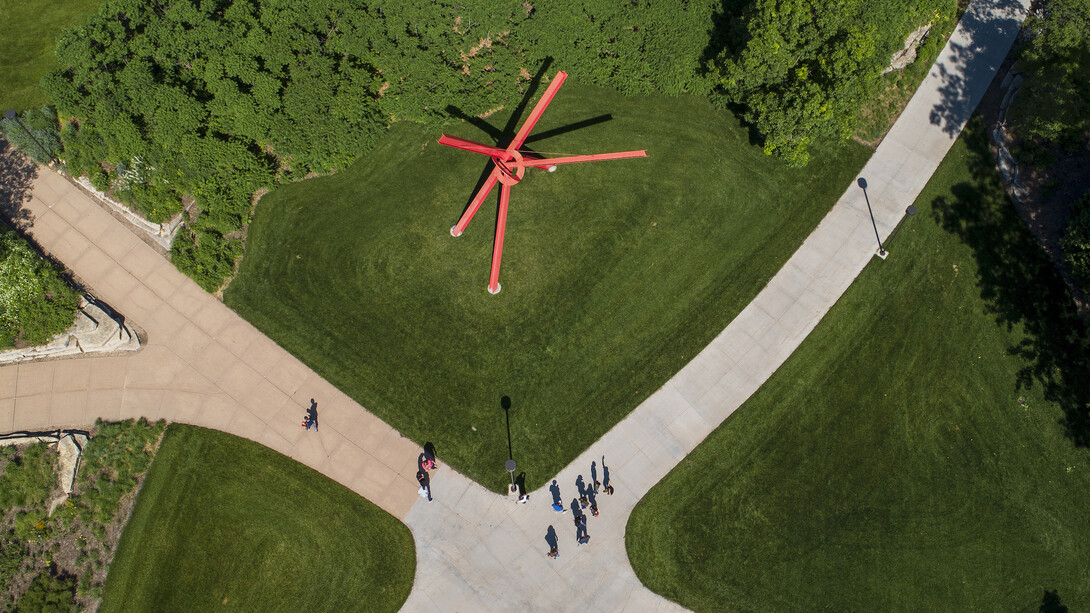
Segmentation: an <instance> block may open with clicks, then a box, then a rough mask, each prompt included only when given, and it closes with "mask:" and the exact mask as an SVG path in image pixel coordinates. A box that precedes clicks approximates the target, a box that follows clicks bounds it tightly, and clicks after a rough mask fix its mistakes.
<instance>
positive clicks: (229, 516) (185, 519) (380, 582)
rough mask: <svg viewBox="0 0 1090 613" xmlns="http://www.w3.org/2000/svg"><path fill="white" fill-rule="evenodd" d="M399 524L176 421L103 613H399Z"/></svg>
mask: <svg viewBox="0 0 1090 613" xmlns="http://www.w3.org/2000/svg"><path fill="white" fill-rule="evenodd" d="M415 567H416V551H415V548H414V546H413V541H412V536H411V535H410V534H409V531H408V529H407V528H405V526H404V525H402V524H401V523H400V522H398V521H397V520H396V519H394V518H393V517H392V516H390V515H389V514H387V513H386V512H384V511H382V510H381V509H379V508H378V507H376V506H374V505H373V504H371V503H370V502H368V501H367V500H365V499H363V498H361V497H359V496H357V495H356V494H354V493H353V492H351V491H349V490H348V489H345V488H344V487H342V486H341V485H339V484H337V483H335V482H334V481H332V480H330V479H328V478H326V477H324V476H322V475H320V474H318V473H316V472H314V471H313V470H311V469H309V468H307V467H304V466H302V465H300V464H298V463H297V462H295V461H293V460H291V459H290V458H288V457H285V456H282V455H280V454H278V453H275V452H273V451H271V450H269V449H267V448H265V447H262V446H261V445H258V444H257V443H254V442H252V441H248V440H244V439H240V438H237V437H234V436H231V435H228V434H224V433H221V432H215V431H212V430H205V429H203V428H195V427H191V426H180V425H172V426H170V427H169V428H168V429H167V433H166V435H165V437H164V438H163V442H162V445H161V446H160V449H159V452H158V454H157V455H156V457H155V461H154V463H153V464H152V467H151V470H150V471H149V473H148V477H147V480H146V481H145V483H144V486H143V488H142V489H141V490H140V495H139V497H138V498H137V501H136V507H135V509H134V510H133V515H132V519H131V520H130V521H129V524H128V525H127V526H126V527H125V532H124V534H123V535H122V537H121V542H120V543H119V545H118V550H117V556H116V557H115V558H114V562H113V564H112V566H111V567H110V574H109V577H108V578H107V582H106V588H105V593H104V596H103V603H102V606H101V608H100V609H99V610H100V611H104V612H105V611H120V610H127V611H211V610H220V609H230V610H236V611H333V610H338V611H342V610H367V611H396V610H398V608H399V607H401V605H402V604H403V603H404V602H405V599H406V598H408V596H409V590H410V589H411V587H412V581H413V573H414V572H415Z"/></svg>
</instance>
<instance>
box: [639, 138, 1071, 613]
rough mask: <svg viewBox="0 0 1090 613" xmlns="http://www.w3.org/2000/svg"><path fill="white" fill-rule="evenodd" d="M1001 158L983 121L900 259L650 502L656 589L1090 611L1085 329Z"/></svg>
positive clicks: (646, 517) (913, 225) (884, 604)
mask: <svg viewBox="0 0 1090 613" xmlns="http://www.w3.org/2000/svg"><path fill="white" fill-rule="evenodd" d="M993 159H994V158H993V157H992V155H991V154H990V152H989V151H988V150H987V146H986V143H985V141H984V140H983V129H982V128H981V125H980V122H979V121H974V122H973V123H972V124H971V131H970V132H968V133H967V134H966V136H963V138H962V139H961V140H960V141H959V142H958V143H957V144H956V145H955V147H954V148H953V150H952V151H951V153H950V154H949V155H948V156H947V158H946V160H945V161H944V162H943V164H942V166H941V167H940V168H939V170H938V172H937V173H936V174H935V176H934V177H933V178H932V180H931V182H930V184H929V185H928V187H927V189H926V190H925V191H924V193H923V194H922V195H921V196H920V198H919V200H918V201H917V203H916V205H917V206H918V207H919V209H920V214H918V215H917V216H916V217H914V218H912V219H910V220H908V221H907V225H906V227H905V229H904V230H903V231H902V232H901V233H900V235H899V236H897V237H896V239H895V240H894V242H893V244H892V249H891V251H892V255H891V256H890V258H889V260H888V261H885V262H881V261H877V260H875V261H873V262H872V263H871V265H870V266H868V267H867V268H866V269H865V270H864V271H863V273H862V275H860V277H859V279H858V280H857V281H856V282H855V284H854V285H853V286H852V287H851V288H850V289H849V290H848V292H847V293H846V294H845V295H844V297H843V298H842V299H841V300H840V301H839V302H838V304H837V305H836V306H835V307H834V308H833V309H832V311H830V313H829V314H828V316H827V317H826V318H825V319H824V320H823V321H822V322H821V324H820V325H819V326H818V328H817V329H816V330H815V331H814V333H813V334H812V335H811V336H810V338H808V339H807V340H806V342H805V343H804V344H803V345H802V347H800V348H799V350H798V351H797V352H796V353H795V354H794V355H793V356H792V357H791V358H790V359H789V360H788V362H787V363H786V364H785V365H784V366H783V367H782V368H781V369H780V370H779V371H778V372H777V373H776V374H775V375H774V376H773V377H772V378H771V379H769V381H768V382H767V383H766V384H765V385H764V386H763V387H762V388H761V389H760V391H759V392H758V393H757V394H756V395H754V396H753V397H752V398H751V399H749V401H747V402H746V403H745V404H744V405H743V406H742V407H741V408H740V409H739V410H738V412H737V413H736V414H735V415H734V416H733V417H731V418H730V419H729V420H727V421H726V422H725V423H724V424H723V425H722V426H721V427H720V428H719V429H717V430H716V431H715V432H714V433H713V434H712V435H711V436H709V437H708V439H707V440H705V441H704V442H703V443H702V444H701V445H700V446H699V447H698V448H697V449H696V450H695V451H694V452H693V453H692V454H691V455H690V456H689V458H687V459H686V461H684V462H683V463H682V464H680V465H679V467H678V468H676V469H675V470H674V471H673V472H671V473H670V474H669V475H668V476H667V477H666V478H665V479H663V481H662V482H660V483H659V484H658V485H656V486H655V488H653V489H652V490H651V492H650V493H649V494H648V495H647V496H646V497H644V498H643V500H642V501H640V503H639V505H638V506H637V507H636V509H635V511H634V513H633V514H632V517H631V519H630V521H629V524H628V527H627V532H626V542H627V547H628V553H629V556H630V558H631V560H632V564H633V567H634V568H635V570H636V572H637V574H638V575H639V577H640V579H641V580H642V581H643V582H644V583H645V584H647V585H648V586H649V587H650V588H651V589H653V590H655V591H657V592H659V593H661V594H663V595H665V596H667V597H669V598H671V599H674V600H676V601H678V602H680V603H682V604H684V605H685V606H687V607H689V608H692V609H694V610H697V611H720V610H743V611H753V610H781V611H783V610H835V611H863V610H870V611H891V610H898V611H968V610H972V611H1036V610H1037V607H1038V605H1039V604H1040V603H1041V602H1042V597H1043V595H1044V591H1045V590H1056V591H1057V595H1058V596H1059V598H1060V599H1061V601H1062V602H1063V603H1064V604H1067V605H1070V606H1071V610H1073V611H1074V610H1084V609H1086V608H1088V607H1090V566H1088V565H1087V564H1086V560H1088V559H1090V524H1088V523H1087V521H1086V513H1085V509H1086V508H1087V507H1088V505H1090V465H1088V462H1087V460H1088V459H1090V458H1088V454H1087V451H1086V449H1085V448H1078V447H1076V446H1075V445H1074V444H1073V442H1072V440H1071V439H1070V438H1069V437H1068V436H1065V434H1067V435H1071V436H1074V437H1075V438H1076V439H1079V440H1084V436H1085V426H1084V425H1083V424H1084V423H1085V422H1083V421H1082V420H1081V417H1079V416H1080V415H1082V414H1084V412H1083V411H1080V410H1079V408H1078V407H1079V406H1085V402H1086V390H1085V385H1084V383H1080V381H1081V382H1085V381H1086V380H1087V379H1090V377H1088V376H1087V375H1088V371H1087V369H1086V351H1085V347H1086V345H1085V333H1084V331H1083V329H1082V327H1081V326H1080V325H1079V323H1078V321H1077V319H1076V318H1075V314H1074V310H1073V307H1072V306H1071V305H1072V303H1071V300H1070V298H1069V297H1068V296H1067V295H1066V293H1065V290H1064V289H1063V285H1062V283H1061V282H1060V280H1059V278H1058V276H1057V275H1056V273H1055V271H1054V269H1053V268H1052V266H1051V264H1050V263H1049V262H1048V260H1047V258H1046V257H1045V256H1044V254H1043V253H1042V251H1041V250H1040V248H1039V247H1038V246H1037V244H1036V243H1035V242H1034V241H1033V239H1032V238H1031V237H1030V236H1029V234H1028V232H1027V231H1026V229H1025V227H1024V225H1023V224H1022V223H1021V221H1020V220H1019V219H1018V217H1017V215H1016V214H1015V211H1014V209H1013V207H1012V206H1011V205H1010V203H1009V201H1008V200H1007V197H1006V195H1005V194H1004V193H1003V191H1002V189H1001V187H1000V185H999V183H998V181H997V179H996V176H995V168H994V164H993V162H992V160H993ZM1020 382H1021V385H1020ZM1065 410H1067V411H1071V413H1070V418H1069V417H1068V416H1067V415H1065ZM1065 423H1066V424H1067V426H1068V427H1067V428H1065V427H1064V424H1065ZM1065 430H1066V432H1065Z"/></svg>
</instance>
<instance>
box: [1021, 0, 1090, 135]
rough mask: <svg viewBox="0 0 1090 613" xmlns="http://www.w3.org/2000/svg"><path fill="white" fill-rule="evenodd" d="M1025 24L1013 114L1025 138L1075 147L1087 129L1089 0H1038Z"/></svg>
mask: <svg viewBox="0 0 1090 613" xmlns="http://www.w3.org/2000/svg"><path fill="white" fill-rule="evenodd" d="M1026 28H1027V29H1029V31H1030V32H1032V33H1033V36H1032V38H1031V39H1030V40H1029V42H1028V43H1027V44H1026V45H1025V46H1024V47H1023V49H1022V59H1023V60H1024V61H1025V66H1024V68H1025V70H1026V72H1027V73H1028V75H1029V78H1028V79H1027V80H1026V83H1025V85H1024V86H1023V88H1022V91H1021V92H1020V94H1019V98H1020V99H1019V100H1018V102H1017V105H1016V106H1017V110H1018V113H1017V115H1018V116H1019V117H1020V118H1021V120H1022V123H1023V127H1024V128H1025V130H1026V134H1027V135H1028V136H1031V137H1036V138H1042V139H1045V140H1048V141H1054V142H1061V143H1063V144H1065V145H1069V146H1077V145H1078V144H1079V143H1080V142H1083V141H1084V139H1085V137H1086V135H1087V133H1090V0H1051V1H1049V2H1045V3H1041V5H1040V6H1039V7H1038V9H1037V10H1036V11H1035V12H1034V13H1033V14H1031V15H1030V16H1029V17H1028V18H1027V19H1026Z"/></svg>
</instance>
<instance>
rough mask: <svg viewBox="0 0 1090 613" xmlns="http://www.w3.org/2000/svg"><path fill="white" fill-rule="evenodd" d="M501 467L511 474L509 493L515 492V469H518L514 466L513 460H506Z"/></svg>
mask: <svg viewBox="0 0 1090 613" xmlns="http://www.w3.org/2000/svg"><path fill="white" fill-rule="evenodd" d="M503 467H504V468H505V469H507V472H509V473H511V492H512V493H513V492H514V491H515V469H516V468H518V467H517V466H515V461H514V460H507V461H506V462H504V463H503Z"/></svg>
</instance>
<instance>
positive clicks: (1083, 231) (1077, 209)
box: [1060, 191, 1090, 289]
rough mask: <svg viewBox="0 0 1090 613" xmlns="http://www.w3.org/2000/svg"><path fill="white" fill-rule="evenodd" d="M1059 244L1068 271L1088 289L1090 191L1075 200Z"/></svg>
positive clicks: (1089, 282) (1089, 287) (1089, 276)
mask: <svg viewBox="0 0 1090 613" xmlns="http://www.w3.org/2000/svg"><path fill="white" fill-rule="evenodd" d="M1060 246H1061V248H1062V249H1063V252H1064V264H1065V265H1066V266H1067V270H1068V272H1070V273H1071V274H1072V275H1073V276H1074V277H1075V278H1076V279H1078V281H1079V283H1080V284H1081V285H1082V287H1083V288H1084V289H1090V191H1088V192H1086V193H1085V194H1083V195H1082V198H1080V199H1079V200H1078V201H1076V202H1075V206H1074V208H1073V210H1072V211H1071V219H1070V221H1068V222H1067V228H1066V229H1065V230H1064V237H1063V240H1062V241H1061V243H1060Z"/></svg>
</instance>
